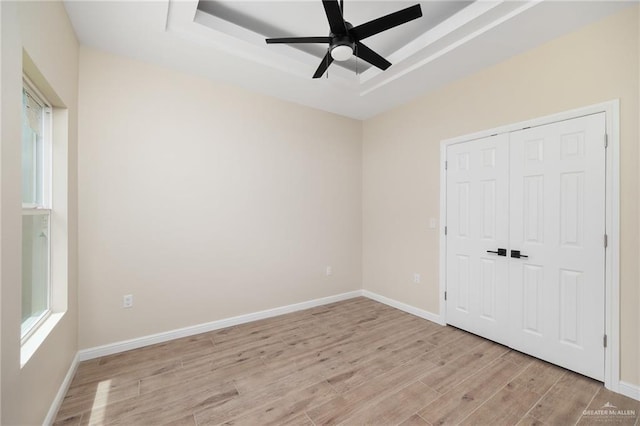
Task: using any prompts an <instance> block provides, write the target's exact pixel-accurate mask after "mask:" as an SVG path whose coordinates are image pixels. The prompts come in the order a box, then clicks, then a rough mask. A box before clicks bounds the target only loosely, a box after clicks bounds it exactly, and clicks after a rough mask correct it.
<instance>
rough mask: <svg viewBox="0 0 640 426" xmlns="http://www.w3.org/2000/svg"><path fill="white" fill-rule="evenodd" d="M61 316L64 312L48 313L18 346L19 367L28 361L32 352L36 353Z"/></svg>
mask: <svg viewBox="0 0 640 426" xmlns="http://www.w3.org/2000/svg"><path fill="white" fill-rule="evenodd" d="M63 316H64V312H55V313H52V314H51V315H49V318H47V319H46V320H45V321H44V322H43V323H42V324H40V326H39V327H38V328H37V330H35V331H34V332H33V334H32V335H31V336H29V338H28V339H27V340H26V341H25V342H24V343H23V344H22V347H21V348H20V368H22V367H24V366H25V365H26V364H27V362H29V360H30V359H31V357H32V356H33V354H35V353H36V351H37V350H38V348H39V347H40V346H41V345H42V343H43V342H44V341H45V340H46V338H47V337H48V336H49V334H50V333H51V332H52V331H53V329H54V328H55V327H56V325H57V324H58V323H59V322H60V320H61V319H62V317H63Z"/></svg>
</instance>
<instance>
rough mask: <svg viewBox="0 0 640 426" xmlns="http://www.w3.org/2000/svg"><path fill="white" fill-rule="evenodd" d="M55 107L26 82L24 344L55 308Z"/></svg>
mask: <svg viewBox="0 0 640 426" xmlns="http://www.w3.org/2000/svg"><path fill="white" fill-rule="evenodd" d="M50 219H51V106H50V105H49V103H48V102H47V101H46V100H45V99H44V97H43V96H41V95H40V94H39V93H38V91H37V90H36V89H35V88H34V86H33V85H31V84H30V82H29V81H28V80H26V79H25V80H24V84H23V89H22V324H21V337H22V339H23V341H24V340H25V339H26V338H27V337H29V335H30V334H31V333H32V332H33V331H34V330H35V329H36V328H37V326H38V325H39V324H40V323H42V322H43V321H44V320H45V319H46V318H47V317H48V315H49V314H50V307H51V278H50V276H51V274H50V259H51V244H50V240H51V238H50V237H51V236H50V229H51V227H50V222H51V220H50Z"/></svg>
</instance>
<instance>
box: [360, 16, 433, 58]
mask: <svg viewBox="0 0 640 426" xmlns="http://www.w3.org/2000/svg"><path fill="white" fill-rule="evenodd" d="M421 16H422V9H421V8H420V5H419V4H416V5H415V6H411V7H408V8H406V9H402V10H399V11H397V12H394V13H390V14H389V15H385V16H383V17H381V18H378V19H374V20H373V21H369V22H366V23H364V24H362V25H358V26H357V27H353V28H352V29H351V31H349V33H350V34H351V35H352V36H354V37H355V39H356V40H364V39H365V38H367V37H371V36H372V35H375V34H378V33H381V32H383V31H386V30H388V29H390V28H393V27H397V26H398V25H402V24H405V23H407V22H409V21H413V20H414V19H417V18H419V17H421ZM363 59H364V58H363Z"/></svg>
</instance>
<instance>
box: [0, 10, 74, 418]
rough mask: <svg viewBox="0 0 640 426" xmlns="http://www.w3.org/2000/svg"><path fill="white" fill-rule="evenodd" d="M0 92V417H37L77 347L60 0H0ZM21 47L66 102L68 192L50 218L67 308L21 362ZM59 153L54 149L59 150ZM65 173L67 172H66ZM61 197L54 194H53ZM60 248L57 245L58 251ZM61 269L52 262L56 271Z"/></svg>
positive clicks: (70, 49)
mask: <svg viewBox="0 0 640 426" xmlns="http://www.w3.org/2000/svg"><path fill="white" fill-rule="evenodd" d="M0 8H1V9H2V36H1V39H2V65H1V78H2V83H1V86H2V95H1V111H2V112H1V124H2V130H1V132H2V139H1V145H0V174H1V175H0V195H1V198H0V200H1V201H0V202H1V204H0V233H1V235H2V238H1V243H0V244H1V245H0V301H1V306H0V313H1V315H2V317H1V323H2V329H1V333H2V335H1V338H0V345H1V349H2V351H1V353H2V358H1V368H0V372H1V376H2V386H1V404H0V406H1V410H2V411H1V412H2V417H1V420H0V423H2V424H3V425H12V424H41V423H42V421H43V420H44V418H45V415H46V413H47V411H48V410H49V407H50V406H51V402H52V401H53V399H54V397H55V395H56V393H57V391H58V389H59V387H60V385H61V383H62V381H63V379H64V377H65V375H66V373H67V371H68V369H69V366H70V365H71V362H72V360H73V357H74V356H75V354H76V351H77V305H76V293H77V289H76V268H77V262H76V258H77V252H76V243H75V241H76V217H75V213H74V212H75V209H76V207H75V204H76V191H75V188H76V181H75V179H76V172H75V169H76V164H75V163H76V160H75V147H76V145H75V144H76V130H75V129H76V117H77V107H76V106H77V78H78V43H77V41H76V38H75V35H74V33H73V30H72V28H71V25H70V23H69V20H68V18H67V15H66V12H65V10H64V7H63V5H62V3H60V2H42V3H37V2H19V3H14V2H1V3H0ZM23 49H24V51H25V52H26V53H27V54H28V55H29V57H30V58H31V59H32V63H30V64H28V66H27V67H28V68H30V69H31V72H32V73H34V78H36V77H37V76H36V75H35V74H36V73H35V69H36V68H37V70H38V71H39V72H40V73H41V74H42V76H44V79H45V80H46V81H45V80H43V79H40V81H37V82H36V83H40V84H43V85H46V86H48V88H49V89H51V90H52V91H51V90H50V93H53V92H55V93H56V94H57V95H58V97H57V98H56V99H55V104H56V105H58V106H60V105H65V106H66V107H67V108H68V120H69V134H68V143H69V146H68V152H66V153H65V152H64V151H63V152H62V154H63V155H64V156H65V157H66V158H65V159H64V160H65V162H67V163H68V166H69V167H68V170H67V172H68V173H60V175H61V176H62V175H68V182H67V185H68V199H67V200H64V201H63V203H62V204H60V203H58V205H57V207H56V208H57V209H58V213H56V214H57V216H56V219H55V220H59V221H62V220H64V221H66V223H65V226H66V227H67V230H68V236H69V238H68V243H67V242H64V243H63V244H65V245H66V244H68V249H69V256H68V258H66V259H63V261H64V263H65V266H66V269H67V271H68V272H67V273H65V274H64V275H66V279H67V280H68V293H67V294H66V297H67V299H68V300H66V303H64V304H66V305H67V306H68V311H67V313H66V314H65V315H64V316H63V317H62V319H61V320H60V322H58V324H57V326H56V327H55V328H54V329H53V331H52V332H51V333H50V334H49V336H48V337H47V339H46V340H45V341H44V342H43V344H42V345H41V346H40V348H39V349H38V350H37V351H36V353H35V354H34V355H33V357H32V358H31V359H30V360H29V362H28V363H27V364H26V365H25V366H24V367H23V368H22V369H21V368H20V306H21V304H20V297H21V296H20V289H21V285H20V274H21V271H20V263H21V262H20V256H21V249H20V247H21V238H20V233H21V211H20V206H21V197H20V184H19V182H20V179H21V174H20V164H21V161H20V155H21V150H20V140H21V137H20V132H21V127H20V122H21V118H20V114H21V112H20V111H21V104H22V101H21V87H22V69H23ZM58 154H60V152H58ZM65 179H66V177H65ZM58 201H60V199H58ZM58 253H59V252H58ZM61 269H62V268H58V272H60V270H61Z"/></svg>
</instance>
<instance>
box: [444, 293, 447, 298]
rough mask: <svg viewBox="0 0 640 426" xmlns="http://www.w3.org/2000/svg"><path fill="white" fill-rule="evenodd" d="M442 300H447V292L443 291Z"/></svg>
mask: <svg viewBox="0 0 640 426" xmlns="http://www.w3.org/2000/svg"><path fill="white" fill-rule="evenodd" d="M444 300H447V292H446V291H445V292H444Z"/></svg>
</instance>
